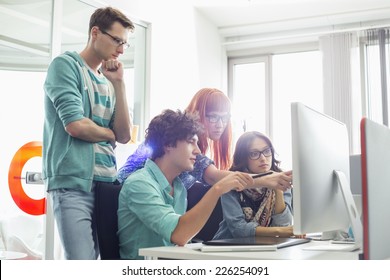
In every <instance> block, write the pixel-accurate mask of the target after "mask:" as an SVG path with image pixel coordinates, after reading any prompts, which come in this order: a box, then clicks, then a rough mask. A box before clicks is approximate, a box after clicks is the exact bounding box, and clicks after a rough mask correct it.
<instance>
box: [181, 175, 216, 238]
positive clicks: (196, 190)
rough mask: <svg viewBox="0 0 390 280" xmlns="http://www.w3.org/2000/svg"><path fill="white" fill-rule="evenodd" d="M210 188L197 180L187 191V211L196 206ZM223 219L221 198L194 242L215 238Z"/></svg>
mask: <svg viewBox="0 0 390 280" xmlns="http://www.w3.org/2000/svg"><path fill="white" fill-rule="evenodd" d="M208 189H209V188H208V187H207V186H204V185H203V184H202V183H200V182H196V183H195V184H194V185H193V186H192V187H191V188H190V189H189V190H188V191H187V201H188V206H187V211H188V210H190V209H191V208H192V207H194V206H195V205H196V204H197V203H198V201H199V200H201V199H202V197H203V196H204V195H205V193H206V192H207V191H208ZM222 219H223V214H222V205H221V199H220V198H219V199H218V202H217V204H216V205H215V208H214V210H213V212H212V213H211V215H210V217H209V219H208V220H207V222H206V224H205V225H204V227H203V228H202V229H201V230H200V231H199V232H198V234H197V235H195V236H194V238H193V242H202V241H209V240H211V239H213V237H214V234H215V233H216V232H217V230H218V228H219V223H220V222H221V221H222Z"/></svg>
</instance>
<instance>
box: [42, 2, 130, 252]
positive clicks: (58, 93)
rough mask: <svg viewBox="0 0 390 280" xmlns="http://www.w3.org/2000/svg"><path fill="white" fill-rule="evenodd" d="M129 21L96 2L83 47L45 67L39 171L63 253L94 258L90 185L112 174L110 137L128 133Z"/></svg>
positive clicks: (119, 137)
mask: <svg viewBox="0 0 390 280" xmlns="http://www.w3.org/2000/svg"><path fill="white" fill-rule="evenodd" d="M133 29H134V25H133V23H132V22H131V20H130V19H128V18H127V17H126V16H125V15H124V14H123V13H122V12H120V11H118V10H116V9H114V8H111V7H107V8H100V9H97V10H96V11H95V12H94V13H93V14H92V16H91V18H90V23H89V36H88V43H87V45H86V47H85V48H84V50H83V51H81V52H80V53H77V52H66V53H64V54H62V55H60V56H58V57H57V58H55V59H54V60H53V62H52V63H51V65H50V66H49V69H48V72H47V77H46V81H45V85H44V89H45V97H44V102H45V104H44V108H45V119H44V132H43V156H42V157H43V178H44V182H45V186H46V187H47V191H48V192H49V195H50V199H51V200H52V205H53V211H54V216H55V219H56V222H57V226H58V231H59V235H60V238H61V242H62V245H63V247H64V251H65V258H66V259H97V258H98V256H99V248H98V243H97V236H96V223H95V217H94V188H95V186H96V184H97V183H98V182H106V183H114V182H115V181H116V176H117V171H116V160H115V153H114V148H115V143H116V142H119V143H123V144H124V143H127V142H128V141H129V140H130V130H131V126H132V123H131V119H130V116H129V110H128V105H127V100H126V89H125V83H124V78H123V65H122V63H121V62H120V61H119V60H118V58H119V56H120V55H121V54H123V52H124V50H125V49H126V48H127V47H128V46H129V44H128V43H127V38H128V35H129V32H132V31H133Z"/></svg>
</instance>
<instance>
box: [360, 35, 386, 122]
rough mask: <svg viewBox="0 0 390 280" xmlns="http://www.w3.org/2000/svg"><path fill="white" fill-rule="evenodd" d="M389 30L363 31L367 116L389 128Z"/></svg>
mask: <svg viewBox="0 0 390 280" xmlns="http://www.w3.org/2000/svg"><path fill="white" fill-rule="evenodd" d="M389 34H390V29H389V28H379V29H370V30H366V31H365V39H366V41H365V58H366V59H365V61H366V67H365V70H366V71H365V73H366V81H365V84H366V93H367V94H366V110H367V116H368V117H369V118H370V119H372V120H374V121H376V122H379V123H383V124H384V125H386V126H389V87H390V84H389V80H390V78H389V77H390V71H389V65H390V56H389V54H390V39H389V37H390V36H389Z"/></svg>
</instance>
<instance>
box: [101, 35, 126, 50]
mask: <svg viewBox="0 0 390 280" xmlns="http://www.w3.org/2000/svg"><path fill="white" fill-rule="evenodd" d="M100 31H101V32H102V33H103V34H105V35H107V36H110V37H111V39H112V40H113V42H114V44H115V45H116V46H117V47H120V46H123V49H124V50H125V49H127V48H129V47H130V44H129V43H127V42H125V41H122V40H120V39H119V38H117V37H114V36H112V35H111V34H109V33H107V32H106V31H104V30H100Z"/></svg>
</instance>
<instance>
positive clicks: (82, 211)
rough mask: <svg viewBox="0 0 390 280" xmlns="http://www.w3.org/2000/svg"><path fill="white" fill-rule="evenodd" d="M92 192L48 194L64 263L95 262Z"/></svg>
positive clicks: (97, 249)
mask: <svg viewBox="0 0 390 280" xmlns="http://www.w3.org/2000/svg"><path fill="white" fill-rule="evenodd" d="M94 187H95V182H93V186H92V191H91V192H84V191H79V190H72V189H57V190H52V191H50V192H49V194H50V198H51V199H52V205H53V212H54V217H55V220H56V223H57V228H58V232H59V235H60V239H61V242H62V245H63V247H64V251H65V258H66V259H67V260H96V259H97V258H98V256H99V245H98V242H97V233H96V221H95V215H94V208H95V205H94V204H95V191H94Z"/></svg>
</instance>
